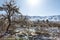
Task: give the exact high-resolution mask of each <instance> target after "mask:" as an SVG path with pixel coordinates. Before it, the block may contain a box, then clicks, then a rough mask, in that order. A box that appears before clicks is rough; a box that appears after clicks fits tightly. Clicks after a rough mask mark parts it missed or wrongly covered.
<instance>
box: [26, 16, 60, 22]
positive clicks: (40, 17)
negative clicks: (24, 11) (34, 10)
mask: <svg viewBox="0 0 60 40" xmlns="http://www.w3.org/2000/svg"><path fill="white" fill-rule="evenodd" d="M27 17H28V18H29V19H30V20H32V21H36V20H47V19H48V20H49V21H60V15H54V16H27Z"/></svg>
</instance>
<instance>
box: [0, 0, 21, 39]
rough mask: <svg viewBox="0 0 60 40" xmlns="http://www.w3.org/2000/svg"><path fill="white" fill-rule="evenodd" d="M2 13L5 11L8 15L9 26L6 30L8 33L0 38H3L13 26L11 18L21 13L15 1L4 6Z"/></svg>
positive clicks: (11, 0) (0, 8)
mask: <svg viewBox="0 0 60 40" xmlns="http://www.w3.org/2000/svg"><path fill="white" fill-rule="evenodd" d="M0 11H5V12H6V14H7V19H8V23H9V24H8V26H7V28H6V32H5V33H4V34H3V35H1V36H0V38H1V37H3V36H4V35H5V34H6V33H7V32H8V29H9V27H10V26H11V17H12V16H13V15H14V14H16V13H19V14H21V13H20V12H19V8H17V6H16V5H15V2H14V1H13V0H10V1H9V2H6V3H5V4H3V5H2V7H0Z"/></svg>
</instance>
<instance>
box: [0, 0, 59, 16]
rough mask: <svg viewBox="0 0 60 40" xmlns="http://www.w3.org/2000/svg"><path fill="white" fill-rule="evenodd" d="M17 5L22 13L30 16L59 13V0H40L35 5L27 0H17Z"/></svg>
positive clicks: (1, 1) (2, 0)
mask: <svg viewBox="0 0 60 40" xmlns="http://www.w3.org/2000/svg"><path fill="white" fill-rule="evenodd" d="M4 2H5V1H4V0H0V6H1V4H2V3H4ZM16 3H17V6H18V7H19V8H20V11H21V13H22V14H24V15H30V16H51V15H60V0H40V1H39V3H38V4H37V5H35V4H34V6H32V5H30V4H29V3H28V0H17V1H16Z"/></svg>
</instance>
